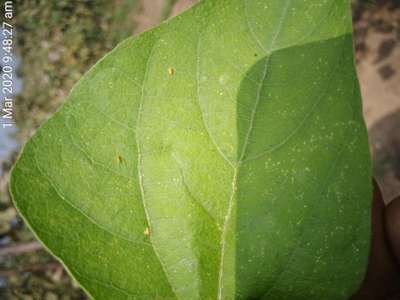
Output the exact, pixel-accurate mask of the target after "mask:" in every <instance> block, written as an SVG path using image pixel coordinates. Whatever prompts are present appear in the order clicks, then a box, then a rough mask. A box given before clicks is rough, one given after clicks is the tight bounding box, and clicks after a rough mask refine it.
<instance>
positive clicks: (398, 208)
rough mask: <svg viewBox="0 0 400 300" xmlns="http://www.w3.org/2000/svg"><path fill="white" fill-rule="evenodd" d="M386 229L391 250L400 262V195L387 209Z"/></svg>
mask: <svg viewBox="0 0 400 300" xmlns="http://www.w3.org/2000/svg"><path fill="white" fill-rule="evenodd" d="M385 231H386V236H387V238H388V243H389V245H390V248H391V251H392V253H393V255H394V256H395V258H396V260H397V262H398V263H399V264H400V196H399V197H397V198H395V199H394V200H392V201H391V202H390V204H389V205H388V206H387V207H386V209H385Z"/></svg>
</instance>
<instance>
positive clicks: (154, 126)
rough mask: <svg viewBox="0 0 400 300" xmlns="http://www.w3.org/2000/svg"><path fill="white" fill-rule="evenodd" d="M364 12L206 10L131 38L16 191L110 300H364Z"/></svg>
mask: <svg viewBox="0 0 400 300" xmlns="http://www.w3.org/2000/svg"><path fill="white" fill-rule="evenodd" d="M351 31H352V29H351V15H350V7H349V1H348V0H325V1H321V0H313V1H294V0H292V1H290V0H284V1H281V0H264V1H261V0H260V1H256V0H254V1H253V0H252V1H250V0H248V1H244V0H208V1H207V0H204V1H203V2H201V3H200V4H199V5H197V6H195V7H193V8H192V9H190V10H188V11H187V12H185V13H184V14H182V15H180V16H178V17H177V18H175V19H173V20H172V21H169V22H166V23H163V24H162V25H161V26H160V27H158V28H155V29H153V30H151V31H148V32H146V33H144V34H142V35H140V36H139V37H137V38H131V39H128V40H126V41H124V42H123V43H121V44H120V45H119V46H118V47H117V48H116V49H115V50H113V51H112V52H111V53H110V54H108V55H107V56H106V57H104V58H103V59H102V60H101V61H100V62H98V63H97V64H96V65H95V66H94V67H93V68H92V69H91V70H90V71H89V72H88V73H87V74H86V75H85V76H84V78H83V79H82V80H81V81H80V82H79V83H78V84H77V85H76V86H75V88H74V89H73V90H72V92H71V94H70V96H69V97H68V100H67V101H66V103H65V104H64V105H63V107H62V109H60V110H59V111H58V112H57V113H56V114H55V115H54V116H53V117H52V118H51V119H50V120H49V121H48V122H47V123H46V124H44V125H43V126H42V128H41V129H40V130H39V131H38V132H37V134H36V135H35V136H34V137H33V138H32V139H31V140H30V141H29V142H28V143H27V144H26V146H25V149H24V151H23V153H22V155H21V157H20V158H19V161H18V162H17V164H16V166H15V167H14V170H13V173H12V194H13V197H14V200H15V203H16V205H17V207H18V209H19V211H20V212H21V214H22V215H23V216H24V218H25V219H26V221H27V222H28V224H29V225H30V226H31V227H32V229H33V230H34V232H35V233H36V234H37V236H38V237H39V239H40V240H41V241H42V242H43V243H44V244H45V245H46V246H47V247H48V249H49V250H50V251H51V252H52V253H53V254H54V255H55V256H57V257H58V258H59V259H60V260H61V261H62V262H63V263H64V264H65V265H66V267H67V268H68V269H69V271H70V273H71V274H72V275H73V276H74V277H75V278H76V279H77V280H78V281H79V282H80V284H81V285H82V286H83V287H84V288H85V290H86V291H87V292H88V293H89V294H90V295H91V296H92V297H93V298H95V299H106V300H108V299H268V300H273V299H308V300H309V299H318V300H320V299H324V300H329V299H347V297H348V296H350V295H351V294H352V293H353V292H354V291H355V290H356V289H357V287H358V285H359V283H360V281H361V279H362V277H363V274H364V271H365V268H366V263H367V256H368V248H369V235H370V230H369V227H370V198H371V183H370V180H371V171H370V161H369V153H368V143H367V134H366V130H365V126H364V122H363V119H362V110H361V101H360V92H359V87H358V82H357V77H356V74H355V70H354V63H353V50H352V36H351Z"/></svg>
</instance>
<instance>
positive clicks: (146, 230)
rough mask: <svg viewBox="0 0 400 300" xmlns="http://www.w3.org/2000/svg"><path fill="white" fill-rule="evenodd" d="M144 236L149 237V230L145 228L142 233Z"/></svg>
mask: <svg viewBox="0 0 400 300" xmlns="http://www.w3.org/2000/svg"><path fill="white" fill-rule="evenodd" d="M143 233H144V235H147V236H148V235H150V228H149V227H146V229H145V230H144V231H143Z"/></svg>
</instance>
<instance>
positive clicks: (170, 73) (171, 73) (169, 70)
mask: <svg viewBox="0 0 400 300" xmlns="http://www.w3.org/2000/svg"><path fill="white" fill-rule="evenodd" d="M174 72H175V71H174V69H173V68H171V67H169V68H168V75H169V76H172V75H174Z"/></svg>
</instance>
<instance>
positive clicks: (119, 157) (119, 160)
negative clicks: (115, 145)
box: [117, 155, 124, 164]
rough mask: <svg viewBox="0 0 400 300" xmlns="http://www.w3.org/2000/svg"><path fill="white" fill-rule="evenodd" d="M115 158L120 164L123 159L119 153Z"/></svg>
mask: <svg viewBox="0 0 400 300" xmlns="http://www.w3.org/2000/svg"><path fill="white" fill-rule="evenodd" d="M117 159H118V162H119V163H120V164H121V163H122V161H123V160H124V159H123V158H122V156H121V155H118V157H117Z"/></svg>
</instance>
